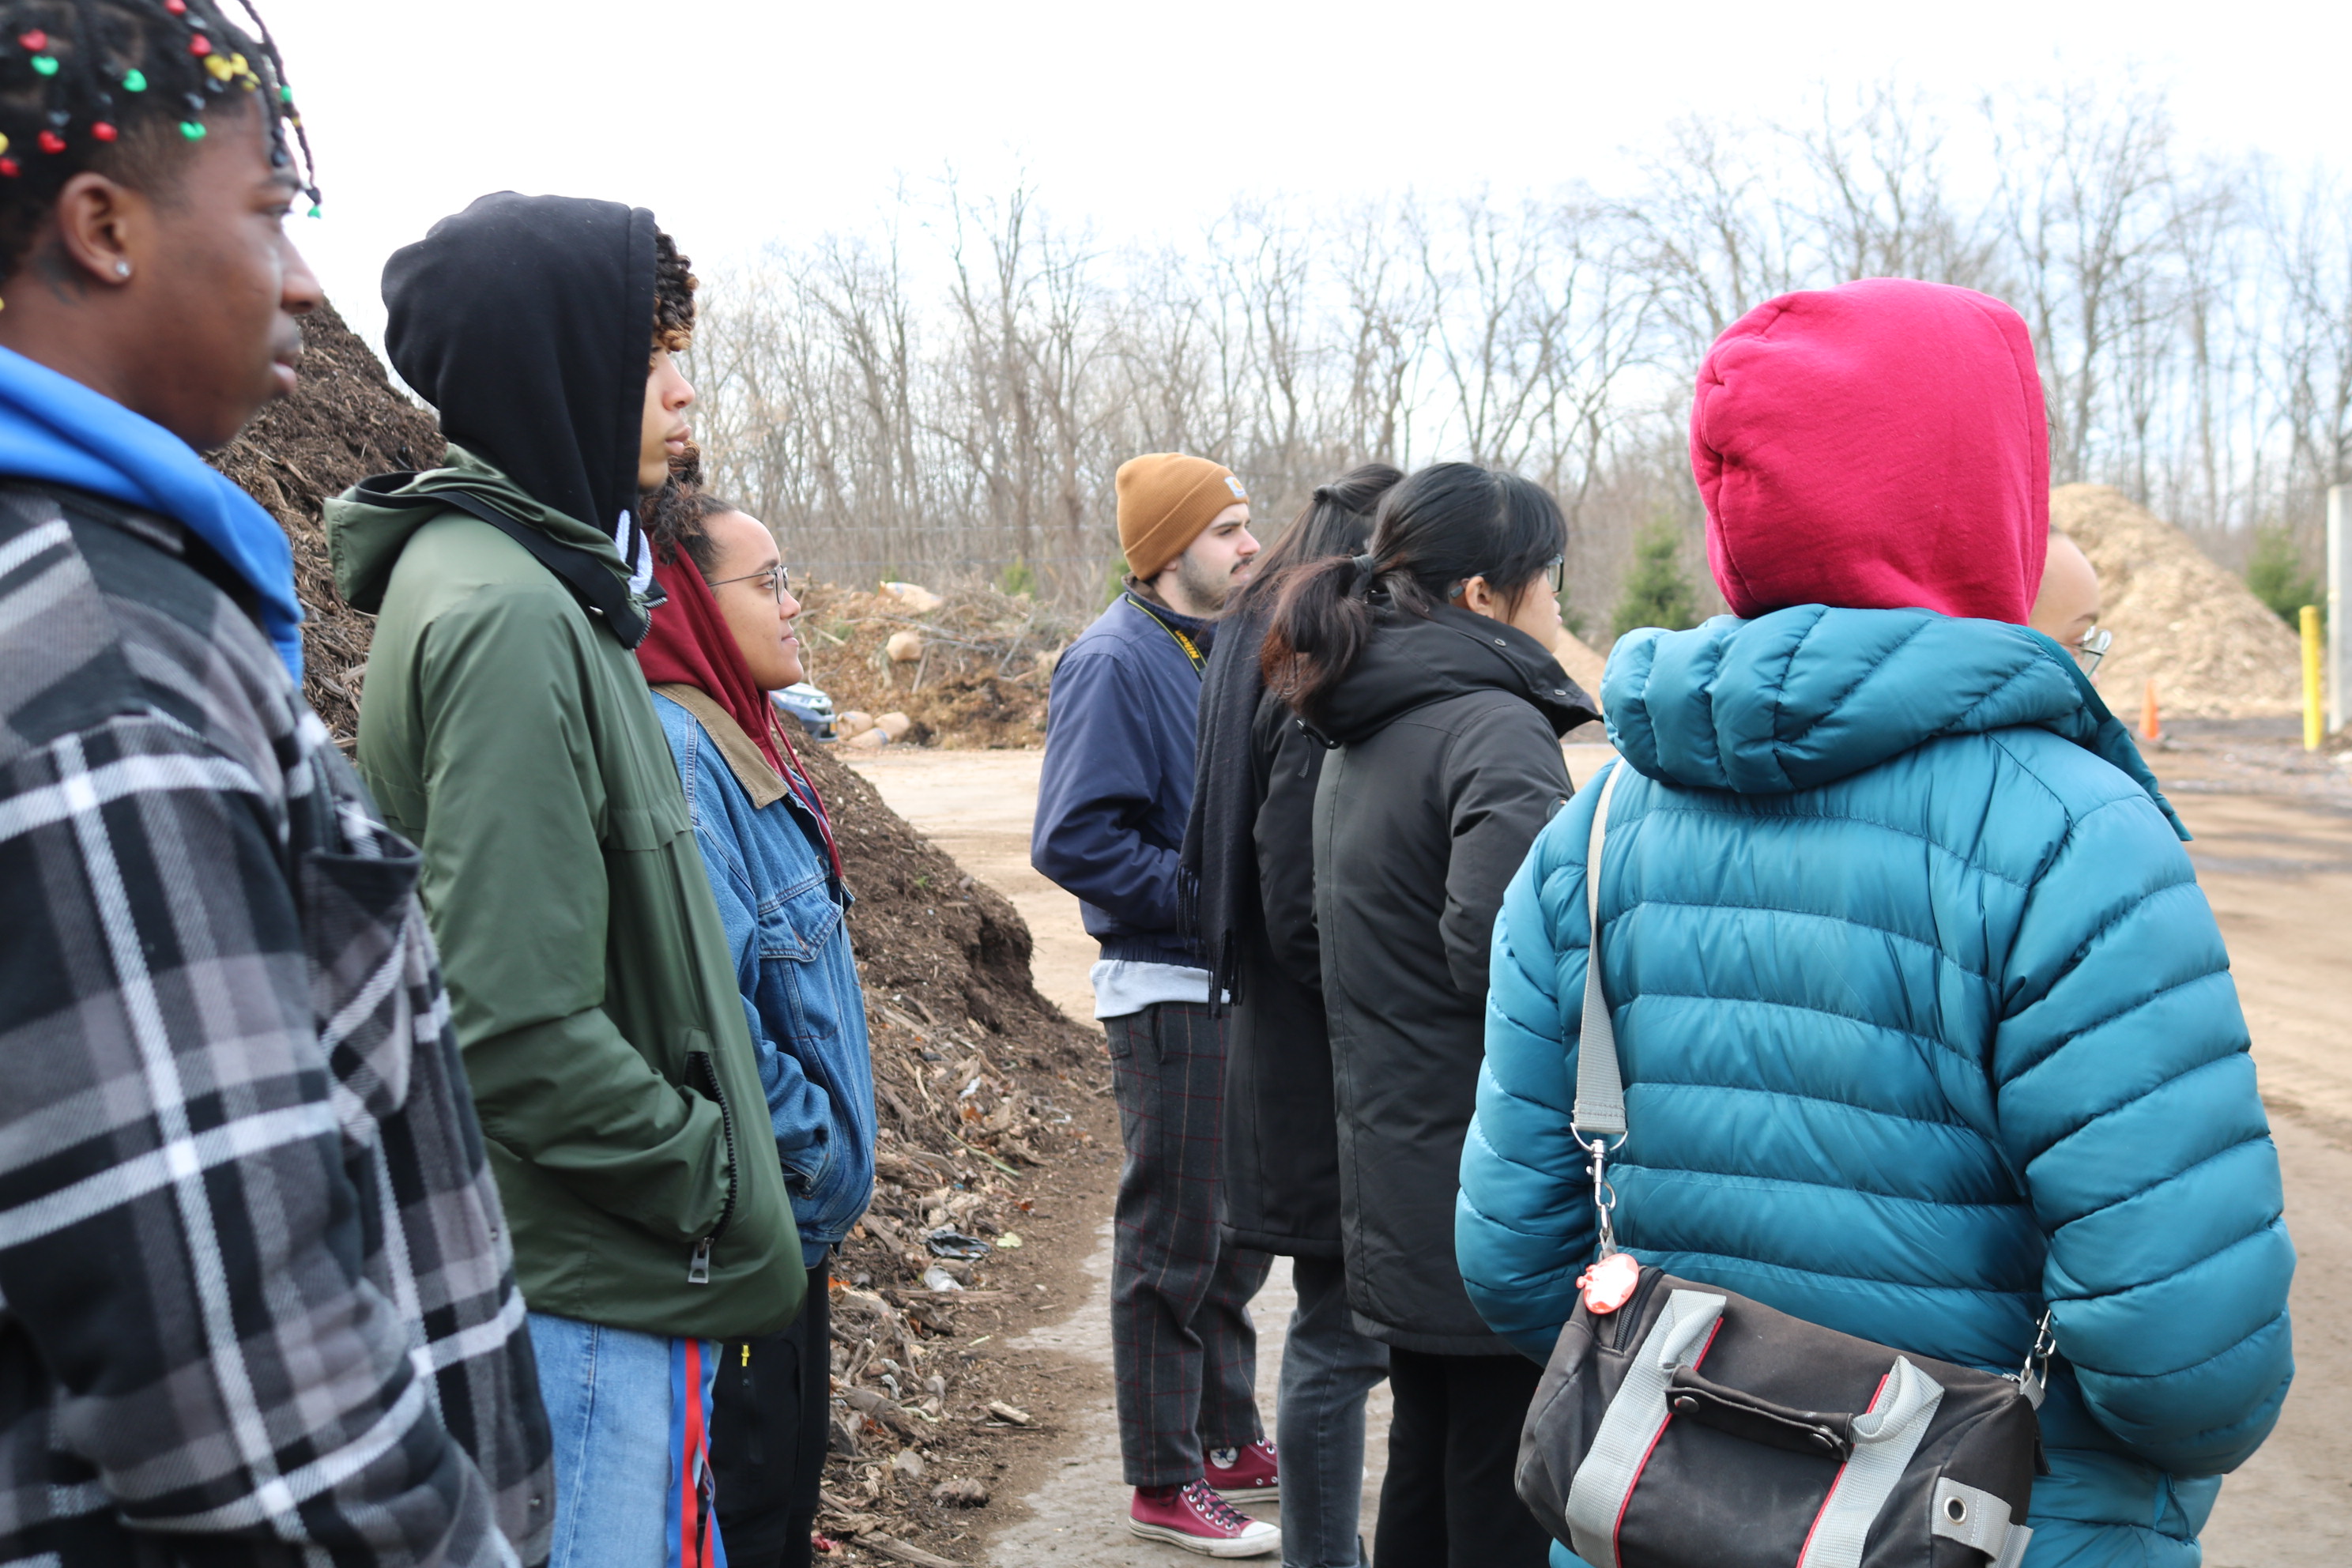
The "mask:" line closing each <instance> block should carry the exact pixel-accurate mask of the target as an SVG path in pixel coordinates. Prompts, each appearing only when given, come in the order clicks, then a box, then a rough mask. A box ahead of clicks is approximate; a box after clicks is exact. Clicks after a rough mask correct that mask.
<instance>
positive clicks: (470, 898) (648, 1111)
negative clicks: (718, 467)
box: [327, 446, 807, 1339]
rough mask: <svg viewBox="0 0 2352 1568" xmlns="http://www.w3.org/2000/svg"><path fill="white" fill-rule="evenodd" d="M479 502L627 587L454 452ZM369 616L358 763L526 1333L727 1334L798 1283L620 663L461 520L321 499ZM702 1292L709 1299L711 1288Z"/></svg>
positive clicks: (788, 1235) (444, 482)
mask: <svg viewBox="0 0 2352 1568" xmlns="http://www.w3.org/2000/svg"><path fill="white" fill-rule="evenodd" d="M457 490H464V491H470V492H471V493H472V494H474V495H476V496H478V497H481V498H483V499H484V500H489V501H492V502H494V503H495V504H496V505H497V506H499V508H500V509H502V510H504V511H505V512H507V513H508V514H509V516H510V517H512V518H514V519H515V520H516V521H520V522H523V523H525V524H527V525H529V526H530V527H532V528H535V529H538V530H541V531H543V532H544V533H545V534H546V535H547V536H548V537H550V538H551V539H553V540H556V541H557V542H561V543H563V544H568V545H573V546H576V547H578V548H580V549H583V550H585V551H589V552H593V553H594V554H595V555H596V556H597V557H598V558H599V559H600V560H601V561H603V562H604V564H605V565H606V566H607V567H608V569H609V570H611V571H612V572H613V573H614V574H615V575H616V576H617V577H620V578H622V579H623V580H624V581H625V580H626V577H627V574H626V571H625V568H624V567H623V564H622V561H621V556H620V553H619V552H618V550H617V549H616V548H615V546H614V541H613V539H612V538H610V537H609V536H606V535H604V534H602V533H600V532H599V531H596V530H595V529H593V528H592V527H590V526H589V525H588V524H586V523H583V522H582V521H578V520H577V519H575V518H572V517H571V516H568V515H566V514H564V513H562V512H560V511H556V510H551V509H550V508H548V507H545V506H542V505H541V504H540V503H539V502H538V501H536V500H533V499H532V498H531V497H530V495H529V494H527V493H525V492H524V491H523V490H522V489H520V487H519V486H517V485H516V484H514V483H513V482H512V481H510V480H509V479H508V478H507V477H506V476H505V475H504V474H502V473H500V472H499V470H498V469H496V468H492V467H490V466H489V465H488V463H485V462H483V461H482V460H481V459H480V458H477V457H475V456H474V455H472V454H471V453H469V452H467V450H465V449H464V448H463V447H456V446H453V447H450V448H449V452H448V458H447V467H446V468H438V469H435V470H432V471H430V472H427V473H422V474H419V475H417V476H415V479H413V480H412V481H410V482H409V484H408V485H406V486H405V487H404V489H403V490H402V491H399V492H394V493H425V494H439V493H447V492H451V491H457ZM327 533H328V541H329V546H330V549H331V553H332V556H333V560H334V566H335V578H336V583H337V584H338V586H340V587H341V590H342V592H343V595H344V596H345V597H346V598H347V599H349V600H350V601H351V603H352V604H353V605H356V606H358V607H360V608H361V609H363V610H369V611H373V612H375V613H376V614H377V615H378V616H379V619H378V620H377V623H376V630H375V642H374V647H373V650H372V651H371V653H370V655H369V658H368V666H367V677H366V686H365V689H364V698H363V700H362V703H361V705H360V734H359V758H358V760H359V766H360V771H361V772H362V773H363V774H364V775H365V776H366V779H367V783H368V785H369V787H370V788H371V789H373V791H374V792H375V797H376V800H377V803H378V804H379V805H380V806H381V807H382V809H383V814H384V816H385V817H386V818H387V819H388V820H389V821H390V822H391V824H392V825H393V826H394V827H395V828H397V829H398V830H399V831H400V832H402V833H403V834H404V835H406V836H407V837H410V838H411V839H413V840H415V843H416V844H417V845H419V846H420V847H422V849H423V850H424V855H425V881H424V899H425V910H426V912H427V915H428V918H429V919H430V920H431V922H432V926H433V934H434V936H435V937H436V940H437V941H438V942H439V943H440V949H441V961H442V965H443V968H444V970H445V972H446V978H447V982H448V987H449V994H450V999H451V1005H452V1008H453V1010H454V1012H455V1015H456V1023H457V1038H458V1041H459V1044H460V1045H461V1047H463V1049H464V1052H465V1060H466V1069H467V1076H468V1077H469V1079H471V1081H472V1086H473V1091H474V1102H475V1106H476V1109H477V1110H478V1112H479V1114H480V1119H481V1123H482V1131H483V1132H484V1134H485V1135H486V1136H487V1138H488V1142H489V1153H490V1164H491V1168H492V1169H493V1170H494V1171H495V1172H496V1173H497V1174H498V1180H499V1191H500V1194H502V1196H503V1197H504V1198H505V1201H506V1212H507V1214H508V1215H509V1218H510V1220H511V1221H512V1223H513V1226H514V1252H515V1269H516V1273H517V1275H518V1276H519V1278H520V1283H521V1286H522V1291H523V1296H524V1299H525V1300H527V1301H528V1303H529V1304H530V1308H531V1309H532V1310H535V1311H546V1312H554V1313H559V1314H561V1315H562V1316H565V1317H572V1318H580V1319H583V1320H586V1321H591V1322H595V1323H602V1324H608V1325H612V1326H614V1327H619V1328H626V1329H635V1330H639V1331H646V1332H650V1333H659V1334H677V1335H696V1336H699V1337H702V1338H707V1339H740V1338H743V1337H746V1336H750V1335H753V1334H761V1333H767V1332H772V1331H776V1330H778V1329H781V1328H782V1327H783V1326H784V1325H785V1324H787V1323H788V1322H790V1321H791V1320H792V1319H793V1315H794V1314H795V1313H796V1312H797V1311H798V1310H799V1309H800V1305H801V1300H802V1297H803V1294H804V1292H805V1289H806V1282H807V1273H806V1271H805V1269H804V1268H803V1263H802V1259H801V1251H800V1242H799V1238H798V1236H797V1233H796V1232H795V1230H794V1227H793V1215H792V1206H791V1203H790V1200H789V1198H788V1196H787V1194H786V1192H785V1188H784V1178H783V1170H782V1165H781V1163H779V1162H778V1161H777V1159H776V1158H775V1151H774V1147H773V1145H772V1142H771V1138H770V1134H769V1131H768V1118H767V1100H766V1097H765V1095H764V1093H763V1092H762V1090H761V1084H760V1076H759V1068H758V1066H757V1063H756V1061H755V1058H753V1055H752V1047H751V1037H750V1034H749V1032H748V1030H747V1028H746V1026H745V1023H744V1017H743V1005H742V1000H741V998H740V995H739V994H738V992H737V988H736V983H735V974H734V972H733V969H732V967H731V963H730V957H729V948H728V943H727V937H726V933H725V931H723V930H722V929H721V927H720V924H719V911H718V908H717V906H716V905H715V904H714V903H713V902H712V900H711V896H710V887H709V881H708V879H706V877H705V875H704V873H703V868H702V862H701V858H700V856H699V854H698V852H697V850H696V848H695V846H694V836H693V833H692V830H691V828H690V826H689V825H688V817H687V806H686V799H685V795H684V793H683V791H682V789H681V787H680V785H679V784H678V777H677V768H676V767H675V766H674V765H673V764H672V763H671V761H670V754H669V748H668V746H667V743H666V742H664V741H663V739H662V731H661V725H660V722H659V721H658V720H656V717H655V715H654V709H653V702H652V699H651V697H650V695H649V694H648V692H647V690H646V682H645V678H644V676H643V675H642V674H641V673H640V672H639V670H638V668H637V661H636V658H635V656H634V655H633V654H632V653H631V652H630V651H629V650H628V649H626V648H625V647H622V646H621V644H620V643H619V642H618V641H617V640H616V639H615V638H614V637H613V636H612V635H611V634H610V633H608V632H607V631H605V630H604V628H603V626H601V625H600V624H599V623H598V622H597V621H595V620H593V619H592V618H591V617H590V616H589V615H588V613H587V612H586V611H585V610H583V608H582V606H581V605H580V604H579V602H578V601H577V600H576V599H574V598H573V596H572V593H571V591H570V590H569V589H567V588H566V587H565V586H564V584H562V582H561V581H559V580H558V579H557V578H556V577H555V576H554V575H553V574H551V572H550V571H549V570H548V569H547V568H545V567H543V566H542V565H541V564H540V563H539V562H537V561H536V560H534V559H532V557H531V556H530V553H529V552H526V551H525V550H524V549H523V548H522V547H521V546H520V545H519V544H517V543H516V542H514V541H513V540H511V539H509V538H508V537H507V536H506V535H505V534H503V533H501V532H499V531H498V530H497V529H495V528H493V527H491V526H490V525H489V524H488V523H486V522H483V521H479V520H478V519H477V518H475V517H472V516H470V515H468V514H467V513H466V512H463V511H459V510H443V511H435V510H429V509H423V508H412V509H406V510H403V509H397V508H392V507H385V506H379V505H375V504H372V503H370V502H368V501H366V500H362V499H358V492H356V491H354V492H352V493H351V494H348V495H346V496H344V497H342V498H341V499H339V500H332V501H330V502H328V504H327ZM706 1273H707V1279H705V1278H704V1276H705V1275H706Z"/></svg>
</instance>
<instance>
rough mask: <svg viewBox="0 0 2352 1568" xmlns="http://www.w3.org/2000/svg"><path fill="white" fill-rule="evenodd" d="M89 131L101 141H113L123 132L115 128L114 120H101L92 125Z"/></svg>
mask: <svg viewBox="0 0 2352 1568" xmlns="http://www.w3.org/2000/svg"><path fill="white" fill-rule="evenodd" d="M89 133H90V134H91V135H92V136H94V137H96V138H97V139H98V140H100V142H111V141H113V140H114V139H115V138H116V137H118V136H120V135H121V134H122V132H120V131H117V130H116V129H115V128H114V123H113V121H107V120H101V121H98V122H97V123H96V124H94V125H92V126H91V127H90V128H89Z"/></svg>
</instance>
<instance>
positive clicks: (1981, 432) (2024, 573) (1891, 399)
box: [1691, 278, 2050, 624]
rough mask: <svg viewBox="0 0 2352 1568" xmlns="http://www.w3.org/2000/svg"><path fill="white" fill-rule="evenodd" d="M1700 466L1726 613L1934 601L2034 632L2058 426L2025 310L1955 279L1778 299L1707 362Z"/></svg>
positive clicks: (1698, 410)
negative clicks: (2046, 409) (2030, 621)
mask: <svg viewBox="0 0 2352 1568" xmlns="http://www.w3.org/2000/svg"><path fill="white" fill-rule="evenodd" d="M1691 469H1692V472H1693V473H1694V474H1696V477H1697V479H1698V488H1699V494H1700V495H1701V496H1703V497H1704V498H1705V499H1706V558H1707V563H1708V564H1709V565H1710V566H1712V567H1713V568H1714V571H1715V581H1716V584H1717V586H1719V587H1720V588H1721V589H1722V590H1723V596H1724V598H1725V599H1726V600H1727V601H1728V602H1729V604H1730V605H1731V609H1732V613H1733V614H1735V615H1738V616H1746V617H1753V616H1760V615H1763V614H1765V613H1766V612H1768V611H1771V610H1777V609H1781V608H1783V607H1785V606H1787V605H1835V606H1838V607H1840V608H1845V609H1877V610H1894V609H1909V608H1915V607H1916V608H1923V609H1930V610H1936V611H1939V612H1941V613H1942V614H1944V615H1948V616H1980V617H1982V618H1984V619H1987V620H1996V621H2011V622H2016V623H2020V624H2022V623H2023V622H2024V620H2025V618H2026V616H2027V615H2028V614H2029V613H2030V612H2031V610H2032V605H2033V595H2034V594H2035V592H2036V591H2037V590H2038V589H2039V588H2040V587H2041V584H2042V562H2043V560H2044V558H2045V556H2046V555H2047V552H2048V546H2049V532H2050V431H2049V425H2048V422H2047V420H2046V418H2045V416H2044V415H2043V412H2042V379H2041V377H2040V376H2039V375H2038V374H2036V373H2035V371H2034V366H2033V342H2032V335H2031V334H2030V333H2029V332H2027V331H2026V329H2025V323H2024V321H2021V320H2020V319H2019V317H2018V314H2017V312H2016V311H2014V310H2011V309H2010V308H2009V307H2008V306H2007V305H2004V304H2002V303H2001V302H2000V300H1995V299H1993V298H1991V297H1990V296H1989V295H1984V294H1979V293H1977V292H1975V291H1974V290H1972V289H1955V288H1952V287H1951V286H1949V285H1948V284H1942V283H1916V282H1912V281H1909V280H1906V279H1896V278H1872V279H1864V280H1863V281H1861V282H1859V283H1849V284H1846V285H1845V286H1844V287H1843V288H1840V289H1819V290H1816V291H1812V292H1809V293H1803V294H1784V295H1782V296H1781V297H1780V299H1778V300H1772V301H1771V302H1770V303H1769V304H1764V305H1759V306H1758V307H1757V308H1756V309H1755V310H1750V311H1748V314H1747V315H1745V316H1742V317H1741V318H1740V319H1739V320H1738V321H1735V322H1733V323H1732V324H1731V326H1729V327H1728V328H1727V329H1726V330H1725V331H1724V333H1723V335H1722V336H1721V337H1719V338H1717V339H1716V340H1715V346H1714V347H1713V348H1712V349H1709V350H1708V351H1707V355H1706V363H1704V364H1702V365H1701V366H1700V367H1699V373H1698V394H1697V398H1696V402H1695V403H1694V404H1693V405H1692V407H1691Z"/></svg>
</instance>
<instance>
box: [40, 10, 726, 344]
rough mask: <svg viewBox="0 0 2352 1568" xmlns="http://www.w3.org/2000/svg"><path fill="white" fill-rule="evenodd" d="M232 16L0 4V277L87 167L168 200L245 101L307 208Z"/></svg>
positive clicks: (311, 184) (304, 139)
mask: <svg viewBox="0 0 2352 1568" xmlns="http://www.w3.org/2000/svg"><path fill="white" fill-rule="evenodd" d="M239 8H240V10H241V11H242V12H243V14H244V15H245V16H246V17H247V19H248V20H249V22H250V23H251V29H250V31H248V30H247V28H245V27H241V26H237V25H236V23H234V22H232V21H231V20H229V18H228V16H227V14H226V10H225V9H224V8H223V6H222V5H221V4H220V0H0V278H5V277H6V276H8V275H10V274H13V273H14V272H15V271H16V267H17V265H18V264H19V263H21V262H22V261H23V260H24V258H25V256H26V252H28V251H29V250H31V248H32V247H33V243H34V240H35V238H36V237H37V236H38V234H39V233H40V230H41V226H42V224H43V223H44V222H46V221H47V218H48V216H49V214H50V213H51V212H52V211H54V210H55V208H56V206H57V201H58V192H59V191H61V190H62V189H63V188H64V187H65V184H66V182H67V181H68V180H70V179H72V178H73V177H74V175H76V174H80V173H82V172H83V171H85V170H95V171H97V172H98V173H100V174H107V175H110V176H111V177H113V178H115V179H118V180H121V182H122V183H123V184H127V185H130V186H131V187H132V188H134V189H137V190H141V191H144V192H146V193H148V194H149V195H155V196H157V197H158V198H159V199H160V198H162V197H163V196H166V195H169V193H170V191H171V189H172V188H173V183H174V182H175V181H176V180H177V179H178V177H179V171H180V168H181V166H182V164H183V163H184V162H185V160H186V157H187V154H188V151H189V149H190V148H191V147H193V146H194V144H195V143H196V142H201V141H202V140H204V138H205V134H206V132H207V130H208V128H209V127H208V124H207V122H208V121H211V120H212V119H214V118H215V117H216V116H217V115H219V114H221V113H223V112H224V111H225V110H236V109H239V108H241V107H242V106H243V105H244V104H245V103H246V102H247V100H252V101H255V102H257V103H258V104H259V105H260V106H261V110H262V112H263V113H264V114H266V115H267V116H268V121H269V129H270V158H271V161H272V162H273V163H276V164H277V165H278V167H280V168H283V169H285V170H287V171H288V172H289V174H291V175H292V177H293V179H294V182H295V184H297V185H298V186H299V187H300V188H301V190H302V191H303V192H304V193H305V194H306V195H308V196H309V197H310V202H311V210H312V212H313V213H315V212H316V211H317V210H318V205H317V204H318V201H319V189H318V185H317V184H316V182H315V181H314V180H313V179H312V177H311V167H312V165H311V159H310V137H309V133H308V132H305V131H304V130H303V129H302V117H301V115H300V114H299V113H298V112H297V111H296V110H295V107H294V94H293V90H292V89H290V88H289V87H288V86H287V85H286V79H285V68H284V64H283V62H282V61H280V59H279V58H278V46H277V43H276V41H275V40H273V39H272V38H271V37H270V36H269V29H268V26H265V25H264V24H263V23H262V20H261V18H260V16H259V15H258V14H257V13H256V12H255V11H254V10H253V9H252V7H251V6H250V5H240V7H239ZM289 132H290V136H289ZM688 286H689V288H691V283H690V282H689V285H688ZM690 314H691V312H690V308H689V321H690Z"/></svg>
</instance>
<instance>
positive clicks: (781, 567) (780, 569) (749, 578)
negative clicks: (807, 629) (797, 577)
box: [710, 561, 793, 605]
mask: <svg viewBox="0 0 2352 1568" xmlns="http://www.w3.org/2000/svg"><path fill="white" fill-rule="evenodd" d="M792 578H793V574H792V568H790V567H789V566H786V565H785V564H784V563H782V562H781V561H779V562H777V563H775V564H774V565H773V566H771V567H769V568H768V569H767V570H766V571H764V572H751V573H746V574H744V575H742V576H740V577H721V578H720V579H719V581H717V582H716V583H713V584H710V586H711V587H713V588H724V587H725V586H727V584H730V583H760V582H765V583H766V584H768V586H769V587H770V589H771V590H772V592H773V593H774V594H775V595H776V603H778V604H779V605H781V604H782V603H783V602H784V595H787V594H789V593H791V592H792V591H793V584H792Z"/></svg>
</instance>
